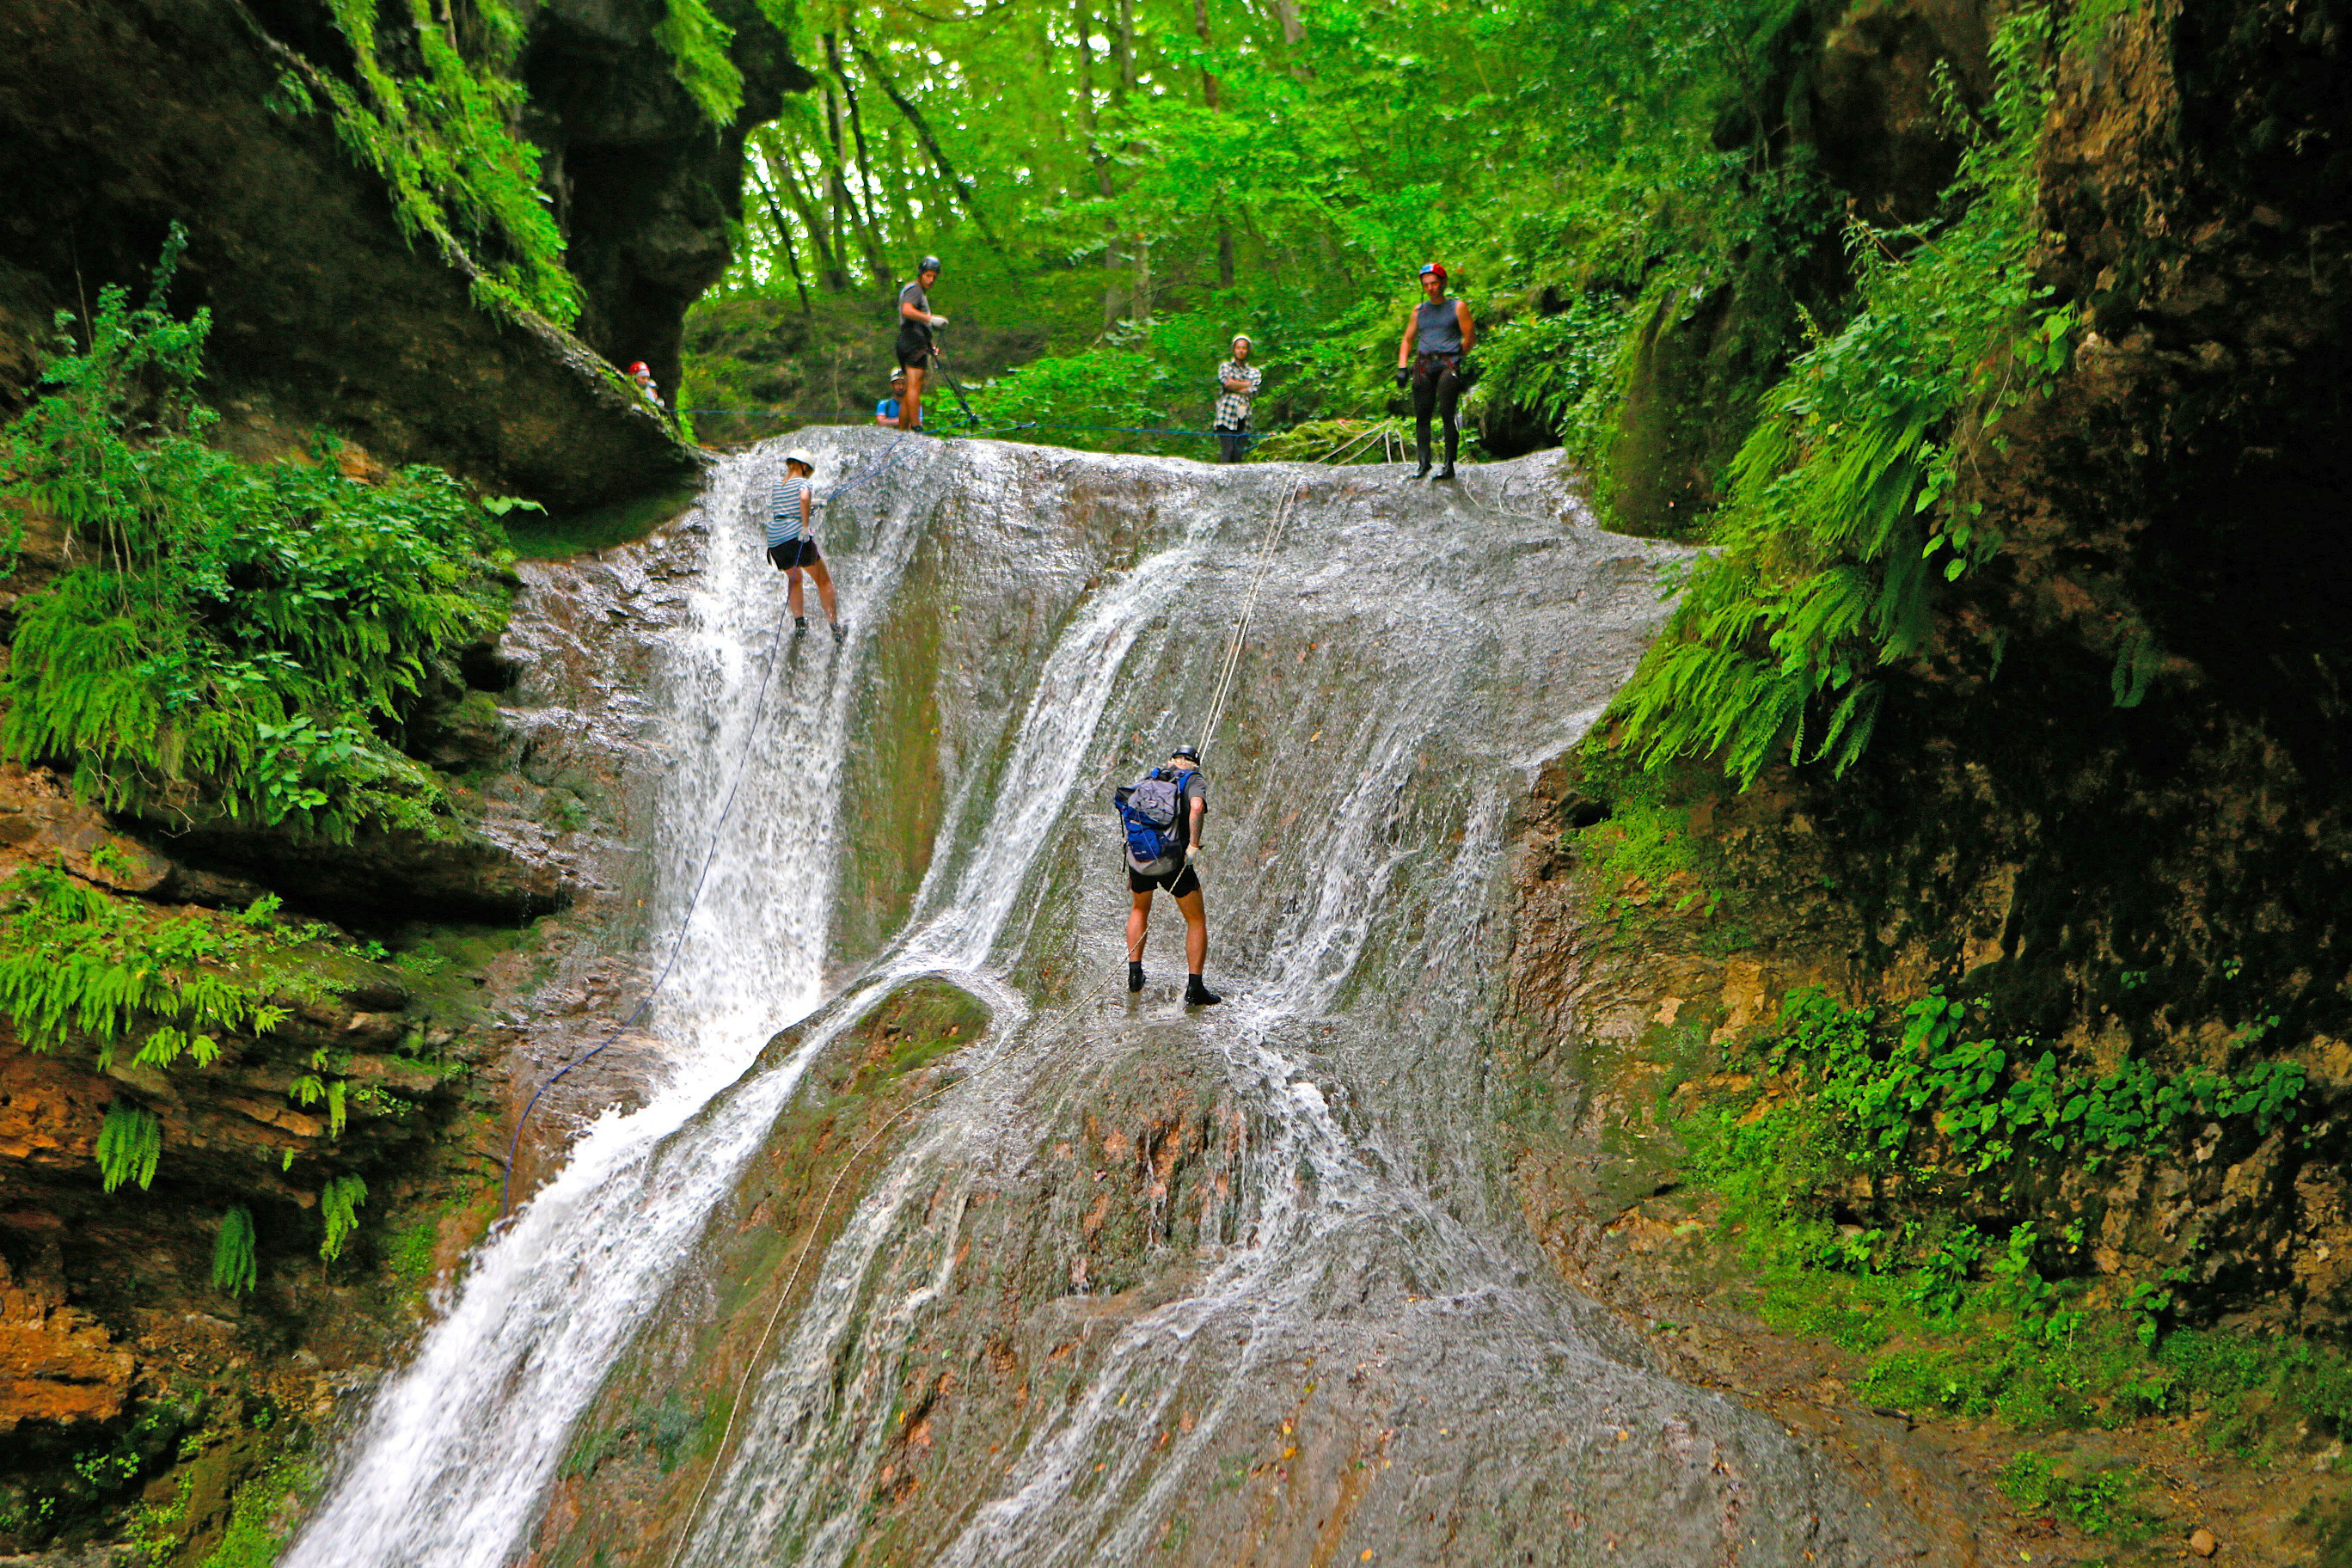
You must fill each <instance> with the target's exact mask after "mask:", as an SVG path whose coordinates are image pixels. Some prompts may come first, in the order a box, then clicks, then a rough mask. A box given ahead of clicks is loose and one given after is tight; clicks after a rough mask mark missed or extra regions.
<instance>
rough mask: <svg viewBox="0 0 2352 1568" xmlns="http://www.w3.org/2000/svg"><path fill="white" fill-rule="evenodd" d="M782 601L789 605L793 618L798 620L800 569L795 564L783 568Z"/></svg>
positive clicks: (799, 613)
mask: <svg viewBox="0 0 2352 1568" xmlns="http://www.w3.org/2000/svg"><path fill="white" fill-rule="evenodd" d="M784 603H785V604H786V605H790V606H791V608H792V612H793V619H794V620H799V619H800V618H801V569H800V568H799V567H797V566H787V567H785V568H784Z"/></svg>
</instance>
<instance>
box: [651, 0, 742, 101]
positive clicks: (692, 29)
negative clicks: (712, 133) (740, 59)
mask: <svg viewBox="0 0 2352 1568" xmlns="http://www.w3.org/2000/svg"><path fill="white" fill-rule="evenodd" d="M734 36H735V30H734V29H733V28H731V27H730V26H727V24H726V23H724V22H721V21H720V20H719V18H718V17H716V16H712V15H711V14H710V7H709V5H705V4H704V3H703V0H663V5H662V19H661V20H660V21H659V22H657V23H656V24H655V25H654V40H655V41H656V43H658V44H660V45H661V47H663V48H664V49H666V50H667V51H668V52H669V58H670V68H671V69H672V70H673V71H675V72H676V73H677V79H678V84H679V85H680V86H681V87H683V88H685V89H686V90H687V95H688V97H690V98H692V99H693V100H694V102H695V106H696V107H697V108H698V109H700V110H702V112H703V115H704V117H705V118H706V119H708V120H709V121H710V122H711V123H712V124H713V125H731V124H733V123H734V121H735V111H736V110H739V109H740V108H742V107H743V73H742V72H740V71H739V70H737V69H736V68H735V62H734V61H732V60H730V59H729V58H727V46H728V44H729V42H730V41H731V40H732V39H733V37H734Z"/></svg>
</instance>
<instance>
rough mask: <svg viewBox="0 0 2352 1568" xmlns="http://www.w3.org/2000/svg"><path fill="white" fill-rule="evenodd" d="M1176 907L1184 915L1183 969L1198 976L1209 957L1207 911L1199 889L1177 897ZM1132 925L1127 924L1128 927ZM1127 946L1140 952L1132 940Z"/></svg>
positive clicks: (1138, 946)
mask: <svg viewBox="0 0 2352 1568" xmlns="http://www.w3.org/2000/svg"><path fill="white" fill-rule="evenodd" d="M1176 907H1177V908H1178V909H1179V910H1182V911H1183V913H1184V967H1185V968H1187V969H1189V970H1191V971H1192V973H1195V974H1198V973H1201V965H1202V963H1205V962H1206V961H1207V960H1208V956H1209V911H1208V909H1207V908H1206V906H1204V905H1203V904H1202V900H1201V889H1198V888H1195V889H1192V891H1191V892H1189V893H1181V894H1179V895H1177V899H1176ZM1133 923H1134V922H1133V921H1129V925H1130V926H1131V925H1133ZM1129 946H1132V947H1135V948H1136V949H1137V951H1138V952H1140V951H1141V947H1140V944H1139V943H1137V942H1134V941H1133V940H1132V939H1130V940H1129Z"/></svg>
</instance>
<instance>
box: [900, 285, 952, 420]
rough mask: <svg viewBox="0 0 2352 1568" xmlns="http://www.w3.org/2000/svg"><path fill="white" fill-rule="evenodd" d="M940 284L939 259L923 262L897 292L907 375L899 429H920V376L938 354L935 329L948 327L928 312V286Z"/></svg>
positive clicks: (902, 364) (903, 366)
mask: <svg viewBox="0 0 2352 1568" xmlns="http://www.w3.org/2000/svg"><path fill="white" fill-rule="evenodd" d="M939 280H940V258H938V257H936V256H926V257H924V258H923V260H922V265H920V266H919V267H918V268H916V269H915V281H914V282H912V283H909V284H908V285H907V286H906V287H905V288H904V289H899V290H898V368H899V369H900V370H902V371H904V372H905V373H906V374H907V395H906V397H905V399H904V400H903V401H901V402H900V404H899V405H898V428H899V429H901V430H920V429H921V428H922V427H923V373H924V371H925V369H926V368H927V367H928V366H929V363H930V362H931V358H932V356H933V355H934V354H936V353H938V352H939V351H938V349H937V347H936V346H935V345H934V344H933V342H932V341H931V331H932V329H933V328H935V327H944V326H946V325H947V324H948V319H947V318H946V317H945V316H940V315H935V314H933V313H932V311H931V285H932V284H934V283H936V282H938V281H939Z"/></svg>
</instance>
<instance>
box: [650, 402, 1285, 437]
mask: <svg viewBox="0 0 2352 1568" xmlns="http://www.w3.org/2000/svg"><path fill="white" fill-rule="evenodd" d="M687 412H688V414H696V415H701V414H723V415H730V416H735V417H737V418H745V419H749V418H761V419H830V418H833V417H835V416H832V415H829V414H812V413H809V412H808V411H806V410H804V409H797V408H689V409H688V410H687ZM973 423H975V424H976V423H977V421H973ZM990 428H991V430H992V431H1006V430H1098V431H1102V432H1105V433H1107V434H1110V435H1117V436H1239V437H1241V438H1242V439H1243V440H1244V441H1263V440H1265V438H1266V437H1268V436H1273V435H1276V434H1279V432H1278V431H1276V430H1179V429H1174V428H1171V427H1164V426H1151V425H1048V424H1043V423H1040V422H1039V421H1037V420H1034V419H1029V420H1024V421H1023V422H1022V423H1021V424H1018V425H997V426H990Z"/></svg>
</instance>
